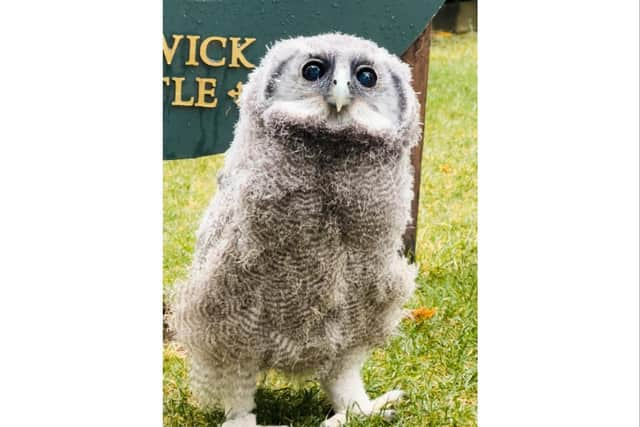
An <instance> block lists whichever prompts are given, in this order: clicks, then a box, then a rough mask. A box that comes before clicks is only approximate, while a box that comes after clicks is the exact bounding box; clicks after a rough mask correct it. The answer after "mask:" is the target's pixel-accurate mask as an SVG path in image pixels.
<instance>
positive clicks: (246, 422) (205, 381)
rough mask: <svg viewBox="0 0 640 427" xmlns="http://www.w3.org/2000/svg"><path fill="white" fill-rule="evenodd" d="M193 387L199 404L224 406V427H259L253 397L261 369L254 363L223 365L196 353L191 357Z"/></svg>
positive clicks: (208, 406)
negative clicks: (219, 404) (254, 411)
mask: <svg viewBox="0 0 640 427" xmlns="http://www.w3.org/2000/svg"><path fill="white" fill-rule="evenodd" d="M190 374H191V375H190V376H191V388H192V391H193V395H194V397H195V398H196V400H197V401H198V403H199V405H200V406H202V407H204V408H212V407H214V406H216V404H218V403H222V405H223V407H224V413H225V415H226V421H225V422H224V423H223V424H222V427H256V416H255V414H252V413H251V411H253V409H255V406H256V405H255V401H254V396H255V393H256V388H257V387H256V380H257V376H258V369H257V367H256V366H255V365H253V364H252V363H244V364H242V363H237V364H236V363H234V364H220V363H219V362H217V361H216V360H213V359H210V358H208V357H207V356H206V355H203V354H198V352H194V353H193V354H192V357H191V370H190Z"/></svg>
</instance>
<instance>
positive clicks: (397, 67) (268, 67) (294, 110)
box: [240, 33, 420, 147]
mask: <svg viewBox="0 0 640 427" xmlns="http://www.w3.org/2000/svg"><path fill="white" fill-rule="evenodd" d="M240 116H241V120H243V119H244V120H251V121H252V122H255V123H258V125H259V126H260V127H262V129H263V130H264V131H266V132H269V133H272V134H274V135H276V136H278V135H281V136H282V135H283V136H286V135H291V134H292V133H293V134H295V132H296V131H299V132H304V134H305V135H307V136H312V137H313V136H321V137H322V138H327V137H332V136H333V137H335V138H339V139H342V140H354V141H360V142H364V141H372V140H376V141H384V142H385V143H386V144H397V145H402V146H407V147H408V146H412V145H413V144H414V143H415V142H416V139H417V137H418V135H419V126H420V123H419V122H420V120H419V104H418V101H417V98H416V94H415V92H414V91H413V89H412V87H411V72H410V69H409V66H408V65H407V64H405V63H403V62H402V61H401V60H400V59H399V58H398V57H397V56H395V55H392V54H390V53H389V52H388V51H387V50H386V49H384V48H381V47H379V46H378V45H376V44H375V43H373V42H371V41H368V40H364V39H362V38H359V37H355V36H350V35H345V34H338V33H332V34H322V35H318V36H314V37H298V38H293V39H288V40H282V41H279V42H277V43H275V44H274V45H273V46H272V47H271V48H270V49H269V50H268V52H267V54H266V55H265V56H264V58H263V59H262V61H261V62H260V65H259V66H258V68H256V69H255V70H254V71H253V72H252V73H251V75H250V76H249V81H248V83H247V85H246V86H245V88H244V91H243V93H242V96H241V99H240Z"/></svg>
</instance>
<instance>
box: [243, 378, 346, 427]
mask: <svg viewBox="0 0 640 427" xmlns="http://www.w3.org/2000/svg"><path fill="white" fill-rule="evenodd" d="M256 406H257V409H256V414H257V418H258V424H262V425H290V426H292V427H293V426H309V425H318V424H320V423H321V422H322V421H323V420H324V419H325V418H326V417H327V416H330V415H332V414H333V411H332V409H331V405H330V404H329V402H328V401H327V399H325V398H324V395H323V394H321V393H320V388H319V387H318V386H317V385H316V384H315V383H313V382H307V383H305V387H304V388H302V387H300V388H289V387H286V388H280V389H274V388H268V387H266V386H263V387H260V388H258V392H257V393H256Z"/></svg>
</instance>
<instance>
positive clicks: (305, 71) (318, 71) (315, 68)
mask: <svg viewBox="0 0 640 427" xmlns="http://www.w3.org/2000/svg"><path fill="white" fill-rule="evenodd" d="M324 72H325V69H324V64H323V63H322V62H320V61H310V62H307V63H306V64H305V65H304V67H302V77H304V78H305V79H307V80H309V81H310V82H314V81H316V80H318V79H319V78H320V77H322V76H323V75H324Z"/></svg>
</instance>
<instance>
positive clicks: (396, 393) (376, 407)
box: [371, 390, 404, 414]
mask: <svg viewBox="0 0 640 427" xmlns="http://www.w3.org/2000/svg"><path fill="white" fill-rule="evenodd" d="M403 396H404V391H402V390H391V391H388V392H386V393H385V394H383V395H382V396H379V397H377V398H375V399H373V401H372V402H371V403H372V407H371V412H372V413H373V414H375V413H377V412H380V410H382V409H384V408H385V407H386V406H388V405H392V404H394V403H396V402H398V401H400V400H401V399H402V397H403Z"/></svg>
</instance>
